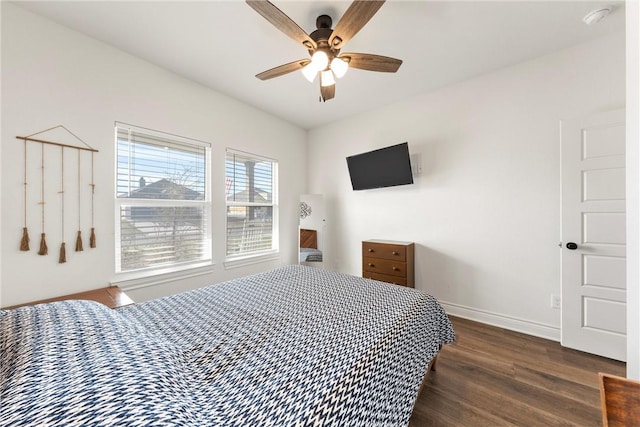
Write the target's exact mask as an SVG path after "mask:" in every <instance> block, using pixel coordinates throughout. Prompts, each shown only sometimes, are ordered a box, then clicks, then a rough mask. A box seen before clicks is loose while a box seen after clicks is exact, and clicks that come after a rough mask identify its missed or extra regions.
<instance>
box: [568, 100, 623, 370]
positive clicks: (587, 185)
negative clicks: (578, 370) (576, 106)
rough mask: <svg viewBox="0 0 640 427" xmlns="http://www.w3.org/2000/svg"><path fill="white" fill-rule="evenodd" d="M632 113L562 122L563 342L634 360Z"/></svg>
mask: <svg viewBox="0 0 640 427" xmlns="http://www.w3.org/2000/svg"><path fill="white" fill-rule="evenodd" d="M624 118H625V115H624V110H616V111H610V112H605V113H599V114H596V115H592V116H589V117H584V118H580V119H575V120H570V121H563V122H562V135H561V138H562V141H561V147H562V148H561V150H562V329H561V336H562V345H563V346H565V347H570V348H574V349H577V350H582V351H586V352H589V353H593V354H598V355H600V356H605V357H609V358H612V359H616V360H622V361H624V360H626V329H627V327H626V258H625V253H626V236H625V159H624V157H625V124H624Z"/></svg>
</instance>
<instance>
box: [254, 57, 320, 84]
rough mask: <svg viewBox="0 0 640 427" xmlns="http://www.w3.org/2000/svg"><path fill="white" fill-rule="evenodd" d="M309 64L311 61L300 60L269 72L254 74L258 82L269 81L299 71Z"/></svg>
mask: <svg viewBox="0 0 640 427" xmlns="http://www.w3.org/2000/svg"><path fill="white" fill-rule="evenodd" d="M310 62H311V61H310V60H308V59H300V60H298V61H294V62H289V63H288V64H284V65H280V66H278V67H275V68H272V69H270V70H267V71H263V72H261V73H260V74H256V77H257V78H259V79H260V80H269V79H272V78H274V77H280V76H282V75H285V74H288V73H292V72H294V71H297V70H300V69H302V68H304V66H305V65H307V64H308V63H310Z"/></svg>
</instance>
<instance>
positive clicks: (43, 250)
mask: <svg viewBox="0 0 640 427" xmlns="http://www.w3.org/2000/svg"><path fill="white" fill-rule="evenodd" d="M55 129H62V130H64V131H66V132H67V133H68V134H70V135H71V136H73V137H74V138H75V139H76V140H77V141H80V142H81V143H82V144H83V146H77V145H70V144H63V143H60V142H53V141H47V140H44V139H36V138H34V136H36V135H40V134H43V133H46V132H50V131H53V130H55ZM16 138H17V139H21V140H23V141H24V182H23V185H24V224H23V228H22V240H21V241H20V250H21V251H29V250H30V245H29V230H28V227H27V221H28V215H27V213H28V206H29V191H28V181H27V169H28V166H29V163H28V161H27V160H28V159H27V142H34V143H37V144H40V159H39V160H40V191H39V193H40V200H39V201H38V204H39V205H40V222H41V232H40V248H39V250H38V255H47V254H48V252H49V251H48V247H47V241H46V233H45V213H46V212H47V211H46V210H45V184H46V179H45V146H46V145H53V146H57V147H60V191H58V194H59V195H60V202H59V203H60V220H61V227H60V228H61V230H60V231H61V241H62V242H61V244H60V254H59V257H58V262H59V263H64V262H66V261H67V253H66V252H67V251H66V244H65V191H66V188H65V149H66V150H67V151H68V150H69V149H71V150H76V151H77V172H78V174H77V187H76V190H77V192H78V200H77V201H78V210H77V212H78V232H77V236H76V245H75V250H76V252H81V251H83V250H84V249H83V244H82V231H81V229H82V207H83V203H82V168H81V166H82V153H83V152H86V151H88V152H90V153H91V182H90V183H89V187H90V189H91V207H90V209H91V212H90V213H91V233H90V237H89V247H91V248H95V247H96V236H95V227H94V199H95V188H96V186H95V182H94V173H93V172H94V171H93V168H94V155H95V153H97V152H98V150H96V149H94V148H93V147H91V146H90V145H88V144H87V143H86V142H84V141H83V140H82V139H80V138H79V137H78V136H76V135H75V134H74V133H73V132H71V131H70V130H69V129H67V128H66V127H64V126H62V125H58V126H55V127H52V128H49V129H45V130H43V131H40V132H36V133H34V134H31V135H28V136H16Z"/></svg>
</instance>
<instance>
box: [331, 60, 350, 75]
mask: <svg viewBox="0 0 640 427" xmlns="http://www.w3.org/2000/svg"><path fill="white" fill-rule="evenodd" d="M330 68H331V71H333V73H334V74H335V75H336V77H337V78H339V79H341V78H342V77H344V75H345V74H347V70H348V69H349V64H348V63H347V61H345V60H343V59H342V58H338V57H337V56H336V57H335V58H333V59H332V60H331V66H330Z"/></svg>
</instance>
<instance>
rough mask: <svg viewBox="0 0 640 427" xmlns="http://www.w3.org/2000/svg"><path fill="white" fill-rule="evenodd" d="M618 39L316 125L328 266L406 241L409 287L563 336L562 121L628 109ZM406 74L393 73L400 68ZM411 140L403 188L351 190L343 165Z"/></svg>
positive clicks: (317, 183)
mask: <svg viewBox="0 0 640 427" xmlns="http://www.w3.org/2000/svg"><path fill="white" fill-rule="evenodd" d="M624 38H625V35H624V33H620V34H615V35H612V36H609V37H607V38H604V39H600V40H597V41H594V42H590V43H588V44H584V45H580V46H576V47H574V48H571V49H567V50H564V51H560V52H557V53H555V54H552V55H548V56H544V57H541V58H538V59H535V60H532V61H529V62H526V63H523V64H520V65H516V66H513V67H509V68H505V69H502V70H499V71H497V72H494V73H491V74H487V75H483V76H479V77H477V78H474V79H471V80H468V81H465V82H463V83H460V84H456V85H453V86H450V87H446V88H443V89H441V90H439V91H435V92H432V93H428V94H424V95H421V96H417V97H415V98H414V99H411V100H407V101H403V102H400V103H397V104H395V105H393V106H390V107H388V108H383V109H378V110H375V111H372V112H369V113H366V114H362V115H360V116H357V117H354V118H350V119H345V120H343V121H341V122H337V123H333V124H330V125H328V126H325V127H322V128H319V129H315V130H313V131H311V132H310V135H309V151H308V156H309V159H310V167H309V188H308V190H309V191H310V192H312V193H319V194H323V195H324V196H325V204H326V212H327V222H328V223H329V224H331V226H330V227H327V235H328V249H327V250H328V252H329V253H330V254H331V256H330V259H328V260H326V261H328V264H329V265H330V266H333V267H334V268H337V269H338V270H340V271H343V272H347V273H352V274H360V273H361V271H360V270H361V258H360V257H361V251H360V242H361V241H362V240H365V239H370V238H381V239H393V240H407V241H414V242H415V243H416V244H417V246H416V287H417V288H419V289H423V290H426V291H428V292H430V293H432V294H433V295H435V296H436V297H437V298H438V299H439V300H440V301H441V302H442V303H444V305H445V307H446V308H447V310H448V311H449V312H450V313H452V314H458V315H462V316H466V317H471V318H474V319H478V320H482V321H485V322H488V323H494V324H497V325H501V326H504V327H509V328H513V329H517V330H522V331H525V332H529V333H532V334H535V335H540V336H545V337H549V338H552V339H556V340H558V339H559V326H560V312H559V310H556V309H552V308H551V307H550V297H551V294H559V293H560V249H559V248H558V242H559V236H560V214H559V210H560V209H559V203H560V178H559V176H560V175H559V174H560V159H559V153H560V145H559V121H560V119H566V118H571V117H576V116H581V115H584V114H587V113H592V112H595V111H602V110H609V109H613V108H620V107H624V103H625V78H624V73H625V47H624V46H625V45H624V41H625V40H624ZM400 72H402V70H400ZM403 141H408V142H409V149H410V151H411V152H412V153H417V154H419V156H420V157H421V162H422V167H423V172H422V174H421V175H420V176H419V177H417V179H416V183H415V184H414V185H410V186H403V187H393V188H387V189H377V190H368V191H352V190H351V188H350V183H349V177H348V172H347V168H346V162H345V157H346V156H348V155H351V154H356V153H360V152H364V151H368V150H371V149H375V148H380V147H383V146H387V145H391V144H396V143H400V142H403Z"/></svg>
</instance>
